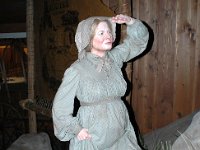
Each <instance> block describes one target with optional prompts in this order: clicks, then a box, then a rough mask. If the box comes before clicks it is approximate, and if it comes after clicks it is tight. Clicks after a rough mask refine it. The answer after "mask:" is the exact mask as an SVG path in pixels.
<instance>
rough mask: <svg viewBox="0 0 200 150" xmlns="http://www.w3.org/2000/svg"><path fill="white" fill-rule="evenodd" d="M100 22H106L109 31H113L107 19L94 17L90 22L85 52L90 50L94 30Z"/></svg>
mask: <svg viewBox="0 0 200 150" xmlns="http://www.w3.org/2000/svg"><path fill="white" fill-rule="evenodd" d="M101 22H106V23H107V25H108V28H109V29H110V31H111V33H113V31H112V25H111V23H110V22H109V21H108V20H100V19H94V21H93V23H92V26H91V30H90V42H89V44H88V45H87V46H86V48H85V50H86V51H87V52H90V50H91V48H92V39H93V38H94V35H95V30H96V28H97V26H98V25H99V23H101ZM112 37H113V35H112Z"/></svg>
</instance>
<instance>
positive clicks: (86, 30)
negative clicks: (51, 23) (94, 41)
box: [75, 16, 116, 58]
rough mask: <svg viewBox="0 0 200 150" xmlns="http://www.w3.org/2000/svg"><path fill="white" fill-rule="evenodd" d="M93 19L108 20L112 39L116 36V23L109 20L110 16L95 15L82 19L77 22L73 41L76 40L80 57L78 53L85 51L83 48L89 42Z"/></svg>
mask: <svg viewBox="0 0 200 150" xmlns="http://www.w3.org/2000/svg"><path fill="white" fill-rule="evenodd" d="M95 19H99V20H108V21H109V22H110V24H111V25H112V35H113V38H114V39H115V38H116V34H115V30H116V29H115V27H116V23H113V22H112V21H111V17H103V16H96V17H89V18H87V19H85V20H82V21H81V22H80V23H79V24H78V27H77V30H76V35H75V42H76V46H77V49H78V53H79V58H80V57H82V56H80V55H83V54H81V53H85V50H84V49H85V48H86V47H87V46H88V44H89V42H90V32H91V27H92V24H93V22H94V20H95ZM83 50H84V51H83Z"/></svg>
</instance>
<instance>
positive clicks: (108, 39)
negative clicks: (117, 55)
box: [91, 22, 113, 56]
mask: <svg viewBox="0 0 200 150" xmlns="http://www.w3.org/2000/svg"><path fill="white" fill-rule="evenodd" d="M112 43H113V38H112V33H111V30H110V28H109V26H108V24H107V23H106V22H100V23H99V24H98V25H97V28H96V30H95V34H94V37H93V39H92V49H91V52H92V53H94V54H96V55H99V56H104V54H105V52H106V51H107V50H110V49H111V48H112Z"/></svg>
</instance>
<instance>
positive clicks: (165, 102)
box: [131, 0, 200, 133]
mask: <svg viewBox="0 0 200 150" xmlns="http://www.w3.org/2000/svg"><path fill="white" fill-rule="evenodd" d="M132 13H133V16H134V17H136V18H139V19H141V20H143V21H144V22H146V23H147V24H148V26H149V28H150V42H149V45H148V48H147V51H146V53H145V54H144V55H143V56H142V57H140V58H139V59H137V60H135V61H134V63H133V73H132V83H133V84H132V91H131V106H132V107H133V109H134V112H135V116H136V120H137V123H138V126H139V128H140V130H141V132H142V133H147V132H150V131H152V130H154V129H156V128H159V127H162V126H165V125H167V124H169V123H170V122H173V121H175V120H176V119H178V118H181V117H183V116H186V115H187V114H190V113H191V112H193V111H194V110H197V109H199V108H200V91H199V90H200V0H184V1H183V0H151V1H149V0H132Z"/></svg>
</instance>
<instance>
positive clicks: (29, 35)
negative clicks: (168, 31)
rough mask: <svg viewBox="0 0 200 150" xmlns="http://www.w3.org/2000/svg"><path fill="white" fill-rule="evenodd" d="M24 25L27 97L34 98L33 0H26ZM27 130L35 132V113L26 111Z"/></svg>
mask: <svg viewBox="0 0 200 150" xmlns="http://www.w3.org/2000/svg"><path fill="white" fill-rule="evenodd" d="M26 6H27V7H26V9H27V10H26V23H27V24H26V25H27V48H28V98H29V99H32V100H34V82H35V74H34V73H35V71H34V70H35V69H34V68H35V63H34V59H35V58H34V48H35V47H34V24H33V16H34V5H33V0H27V3H26ZM28 115H29V132H30V133H36V132H37V123H36V113H35V112H34V111H28Z"/></svg>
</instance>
